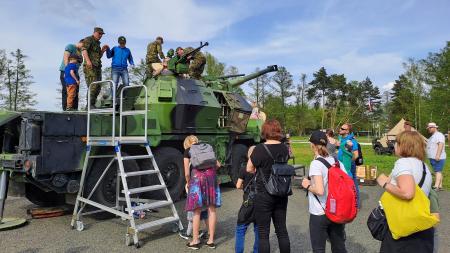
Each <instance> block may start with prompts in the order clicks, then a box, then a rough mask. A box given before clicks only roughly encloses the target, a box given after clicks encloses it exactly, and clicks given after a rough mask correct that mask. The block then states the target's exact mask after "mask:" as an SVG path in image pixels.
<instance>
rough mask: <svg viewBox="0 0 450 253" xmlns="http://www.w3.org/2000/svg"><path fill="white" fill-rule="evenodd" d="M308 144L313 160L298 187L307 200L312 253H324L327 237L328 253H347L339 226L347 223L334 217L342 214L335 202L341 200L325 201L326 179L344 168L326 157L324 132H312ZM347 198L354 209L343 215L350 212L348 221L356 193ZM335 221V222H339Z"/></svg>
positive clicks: (328, 199) (326, 195)
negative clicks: (329, 250)
mask: <svg viewBox="0 0 450 253" xmlns="http://www.w3.org/2000/svg"><path fill="white" fill-rule="evenodd" d="M309 141H310V142H311V149H312V151H313V152H314V156H315V159H314V160H313V161H312V162H311V165H310V167H309V177H308V178H304V179H303V181H302V186H303V188H305V189H306V191H307V195H308V198H309V213H310V219H309V233H310V238H311V245H312V249H313V252H314V253H316V252H325V248H326V247H325V246H326V240H327V238H329V240H330V243H331V251H332V252H347V250H346V248H345V225H344V224H343V223H345V222H349V221H344V220H342V219H340V218H341V217H336V215H338V214H342V210H340V207H341V205H339V201H342V199H341V198H336V199H334V198H329V196H328V195H329V193H330V191H329V176H333V175H339V174H340V175H342V173H344V174H345V173H346V172H345V168H344V165H343V164H342V163H341V162H339V161H338V160H337V159H336V158H334V157H333V156H331V155H330V154H328V150H327V143H328V139H327V136H326V134H325V133H324V132H321V131H314V132H313V133H312V135H311V137H310V139H309ZM332 170H333V171H332ZM329 173H334V174H329ZM345 175H346V174H345ZM341 178H342V177H341ZM343 178H344V180H349V181H351V180H352V179H351V178H350V177H347V176H344V177H343ZM353 188H354V186H353ZM351 191H353V190H351ZM351 191H350V192H351ZM354 191H356V189H354ZM350 195H351V194H350ZM344 197H345V196H344ZM350 197H351V198H354V199H353V201H349V202H350V203H352V202H353V203H352V205H355V206H354V207H353V208H350V209H352V210H350V212H348V211H346V212H344V213H347V214H349V213H351V215H350V217H349V219H350V220H351V219H353V218H354V216H356V193H355V192H353V196H350ZM350 203H349V204H350ZM333 215H334V216H333ZM344 216H345V215H344ZM330 218H331V219H333V220H335V221H332V220H331V219H330ZM336 221H339V223H338V222H336Z"/></svg>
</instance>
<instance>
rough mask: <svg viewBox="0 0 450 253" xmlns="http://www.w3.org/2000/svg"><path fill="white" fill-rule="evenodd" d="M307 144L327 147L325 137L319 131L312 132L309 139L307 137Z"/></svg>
mask: <svg viewBox="0 0 450 253" xmlns="http://www.w3.org/2000/svg"><path fill="white" fill-rule="evenodd" d="M309 142H311V143H312V144H315V145H324V146H325V145H327V143H328V139H327V135H326V134H325V133H324V132H322V131H319V130H316V131H314V132H312V134H311V137H309Z"/></svg>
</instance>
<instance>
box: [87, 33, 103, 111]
mask: <svg viewBox="0 0 450 253" xmlns="http://www.w3.org/2000/svg"><path fill="white" fill-rule="evenodd" d="M103 34H105V33H104V32H103V29H102V28H100V27H95V28H94V33H93V34H92V36H88V37H86V38H85V39H84V42H83V48H82V54H83V57H84V65H83V71H84V76H85V78H86V85H87V86H88V87H89V91H88V92H89V93H90V95H91V98H90V101H88V103H90V105H91V107H95V101H96V100H97V96H98V94H99V93H100V86H99V85H98V84H92V82H96V81H101V80H102V60H101V59H102V56H103V53H104V52H105V51H106V50H107V49H108V48H109V46H108V45H104V46H103V47H102V48H100V39H101V38H102V36H103Z"/></svg>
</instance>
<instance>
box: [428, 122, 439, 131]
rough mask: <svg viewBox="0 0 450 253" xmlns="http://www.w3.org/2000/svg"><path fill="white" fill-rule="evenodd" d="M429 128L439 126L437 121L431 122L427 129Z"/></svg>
mask: <svg viewBox="0 0 450 253" xmlns="http://www.w3.org/2000/svg"><path fill="white" fill-rule="evenodd" d="M428 128H438V126H437V125H436V123H434V122H430V123H428V126H427V129H428Z"/></svg>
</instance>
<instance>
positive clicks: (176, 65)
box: [167, 47, 191, 76]
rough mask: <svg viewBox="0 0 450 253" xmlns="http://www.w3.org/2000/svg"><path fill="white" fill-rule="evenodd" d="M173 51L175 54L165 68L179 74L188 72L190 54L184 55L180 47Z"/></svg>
mask: <svg viewBox="0 0 450 253" xmlns="http://www.w3.org/2000/svg"><path fill="white" fill-rule="evenodd" d="M175 51H176V55H175V56H174V57H172V59H170V60H169V62H168V63H167V69H169V70H170V71H172V72H173V73H175V74H177V75H181V76H183V75H184V74H188V73H189V61H190V60H191V56H186V55H185V54H184V49H183V48H182V47H177V49H176V50H175Z"/></svg>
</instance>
